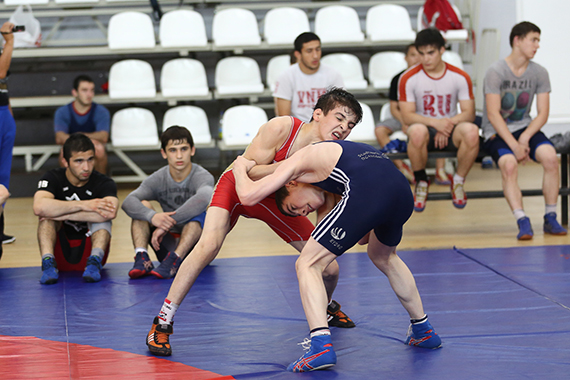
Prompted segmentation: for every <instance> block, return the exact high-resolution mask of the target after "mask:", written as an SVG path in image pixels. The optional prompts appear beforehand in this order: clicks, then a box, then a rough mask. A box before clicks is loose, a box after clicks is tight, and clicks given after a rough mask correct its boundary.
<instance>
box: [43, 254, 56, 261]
mask: <svg viewBox="0 0 570 380" xmlns="http://www.w3.org/2000/svg"><path fill="white" fill-rule="evenodd" d="M48 257H51V258H52V259H54V260H55V256H54V255H53V253H46V254H43V255H42V260H43V259H47V258H48Z"/></svg>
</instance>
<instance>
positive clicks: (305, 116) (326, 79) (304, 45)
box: [273, 32, 344, 123]
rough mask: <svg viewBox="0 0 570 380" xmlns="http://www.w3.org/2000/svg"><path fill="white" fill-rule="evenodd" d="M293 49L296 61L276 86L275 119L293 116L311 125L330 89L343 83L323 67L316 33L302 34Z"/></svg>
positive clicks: (337, 73) (338, 75) (333, 71)
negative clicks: (321, 101)
mask: <svg viewBox="0 0 570 380" xmlns="http://www.w3.org/2000/svg"><path fill="white" fill-rule="evenodd" d="M294 46H295V52H294V54H295V58H296V60H295V61H293V60H292V64H291V67H288V68H287V69H286V70H285V71H284V72H283V73H282V74H281V75H280V76H279V78H278V79H277V82H276V83H275V91H273V99H274V102H275V116H289V115H290V116H293V117H296V118H297V119H299V120H301V121H304V122H305V123H308V122H310V121H311V118H312V117H313V110H314V108H315V104H317V100H319V97H320V96H321V95H322V94H324V93H325V92H327V89H329V88H332V87H339V88H342V87H344V81H343V79H342V76H341V75H340V73H339V72H338V71H336V70H335V69H334V68H332V67H330V66H327V65H324V64H322V63H321V55H322V52H321V40H320V38H319V36H317V35H316V34H315V33H311V32H305V33H301V34H300V35H299V36H297V38H296V39H295V42H294ZM295 62H296V63H295Z"/></svg>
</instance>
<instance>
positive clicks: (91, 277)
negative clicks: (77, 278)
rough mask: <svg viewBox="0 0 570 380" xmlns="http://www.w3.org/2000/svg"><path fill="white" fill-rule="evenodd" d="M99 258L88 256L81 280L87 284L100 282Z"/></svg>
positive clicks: (100, 266)
mask: <svg viewBox="0 0 570 380" xmlns="http://www.w3.org/2000/svg"><path fill="white" fill-rule="evenodd" d="M101 268H102V265H101V258H100V257H99V256H89V258H88V259H87V265H86V266H85V272H83V279H84V280H85V281H87V282H98V281H101Z"/></svg>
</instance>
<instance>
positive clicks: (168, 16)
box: [158, 9, 208, 48]
mask: <svg viewBox="0 0 570 380" xmlns="http://www.w3.org/2000/svg"><path fill="white" fill-rule="evenodd" d="M158 35H159V40H160V46H162V47H181V48H182V47H186V48H189V47H202V46H207V45H208V37H207V36H206V26H205V25H204V18H203V17H202V15H201V14H200V13H198V12H196V11H192V10H187V9H177V10H174V11H170V12H166V13H165V14H164V15H163V16H162V18H161V19H160V27H159V34H158Z"/></svg>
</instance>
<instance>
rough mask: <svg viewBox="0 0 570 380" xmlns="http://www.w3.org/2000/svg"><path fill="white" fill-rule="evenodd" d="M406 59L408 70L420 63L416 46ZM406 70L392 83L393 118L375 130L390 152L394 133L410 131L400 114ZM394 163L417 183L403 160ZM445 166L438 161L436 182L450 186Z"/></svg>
mask: <svg viewBox="0 0 570 380" xmlns="http://www.w3.org/2000/svg"><path fill="white" fill-rule="evenodd" d="M405 59H406V63H407V64H408V69H409V68H410V67H412V66H414V65H417V64H418V63H420V55H419V53H418V50H417V49H416V46H415V45H414V44H409V45H408V46H406V56H405ZM406 70H407V69H406ZM406 70H403V71H402V72H400V73H398V74H397V75H396V76H395V77H394V78H392V82H390V92H389V94H388V98H389V99H390V114H391V115H392V118H390V119H386V120H382V121H380V122H379V123H378V125H377V126H376V129H375V130H374V133H375V134H376V140H378V144H380V146H381V147H382V148H386V149H387V150H388V151H390V150H391V149H390V148H391V146H390V145H388V146H387V144H389V143H390V136H391V135H392V133H394V132H397V131H402V132H404V133H406V132H407V131H408V126H407V125H406V123H404V120H403V119H402V113H401V112H400V106H399V105H398V81H399V80H400V76H401V75H402V74H403V73H404V71H406ZM396 150H398V149H396ZM398 151H399V150H398ZM393 161H394V164H395V165H396V166H397V167H398V169H400V171H401V172H402V173H403V174H404V176H406V179H407V180H408V182H410V183H415V182H416V181H415V179H414V173H412V169H410V167H409V166H408V165H406V164H405V163H404V162H403V161H402V160H393ZM444 166H445V159H444V158H438V159H437V160H436V172H435V181H436V183H437V184H440V185H449V183H450V182H449V178H448V176H447V174H446V173H445V169H444Z"/></svg>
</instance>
